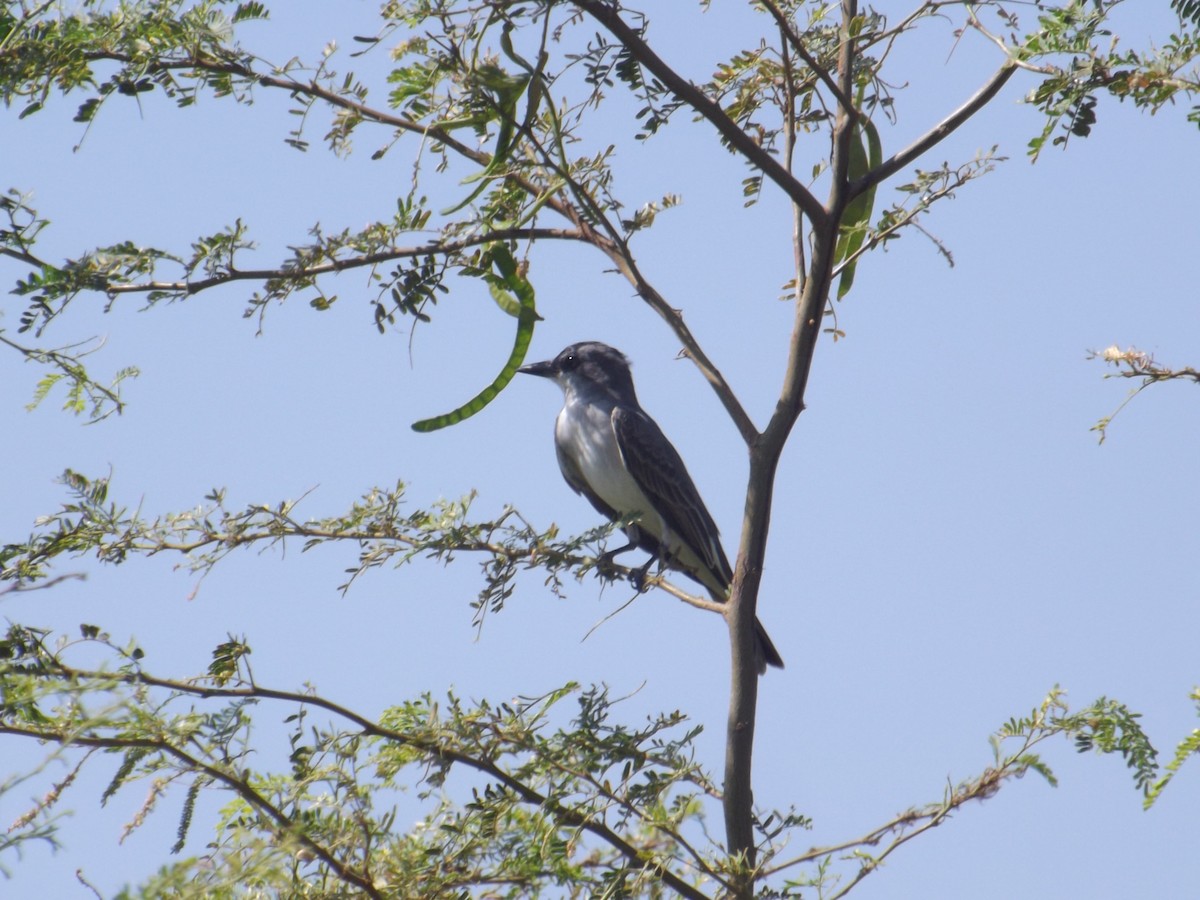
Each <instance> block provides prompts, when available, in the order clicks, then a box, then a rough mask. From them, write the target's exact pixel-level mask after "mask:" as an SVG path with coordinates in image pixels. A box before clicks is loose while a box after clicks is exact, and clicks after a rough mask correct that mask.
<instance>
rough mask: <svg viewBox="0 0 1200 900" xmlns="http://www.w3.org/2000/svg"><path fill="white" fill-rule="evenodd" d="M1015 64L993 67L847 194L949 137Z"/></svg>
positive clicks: (994, 91) (993, 93)
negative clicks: (977, 84)
mask: <svg viewBox="0 0 1200 900" xmlns="http://www.w3.org/2000/svg"><path fill="white" fill-rule="evenodd" d="M1016 71H1017V66H1016V64H1015V63H1013V62H1012V61H1011V60H1009V61H1007V62H1005V63H1004V64H1003V65H1002V66H1000V68H999V69H997V70H996V71H995V73H994V74H993V75H992V77H991V78H989V79H988V80H987V81H986V82H985V83H984V85H983V86H982V87H981V88H980V89H979V90H978V91H976V92H975V94H974V95H972V96H971V97H970V98H969V99H968V100H967V101H966V102H965V103H964V104H963V105H962V106H960V107H959V108H958V109H956V110H955V111H954V112H952V113H950V115H948V116H947V117H946V118H945V119H943V120H942V121H941V122H939V123H938V124H937V125H935V126H934V127H933V128H931V129H930V130H929V131H927V132H926V133H925V134H923V135H922V136H921V137H919V138H917V140H916V141H914V142H913V143H911V144H909V145H908V146H907V147H905V148H904V149H903V150H901V151H900V152H899V153H896V154H895V155H894V156H892V157H891V158H890V159H887V160H885V161H884V162H883V163H882V164H881V165H880V166H879V167H878V168H876V169H872V170H871V171H870V172H868V173H867V174H866V175H864V176H863V177H862V178H859V179H858V180H857V181H855V182H854V183H853V184H851V185H850V197H851V198H853V197H857V196H858V195H859V194H862V193H863V192H864V191H867V190H869V189H870V188H872V187H873V186H875V185H877V184H879V183H880V182H881V181H884V180H885V179H887V178H890V177H891V176H892V175H894V174H896V172H898V171H900V170H901V169H902V168H904V167H905V166H907V165H908V164H909V163H910V162H912V161H913V160H915V159H917V158H918V157H919V156H921V155H923V154H924V153H926V152H928V151H929V150H931V149H932V148H933V147H936V146H937V145H938V144H939V143H941V142H942V141H943V140H945V139H946V138H947V137H949V136H950V135H951V134H953V133H954V131H956V130H957V129H958V127H959V126H960V125H962V124H963V123H964V122H966V121H967V119H969V118H971V117H972V116H973V115H975V113H977V112H979V110H980V109H982V108H983V107H984V106H986V105H987V103H988V102H990V101H991V100H992V98H993V97H995V96H996V94H998V93H999V92H1000V89H1001V88H1002V87H1004V85H1005V84H1006V83H1007V82H1008V79H1010V78H1012V76H1013V73H1014V72H1016Z"/></svg>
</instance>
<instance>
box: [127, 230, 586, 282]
mask: <svg viewBox="0 0 1200 900" xmlns="http://www.w3.org/2000/svg"><path fill="white" fill-rule="evenodd" d="M508 240H563V241H586V240H587V239H586V238H585V237H584V235H583V234H582V233H580V232H578V231H574V230H570V229H563V228H502V229H498V230H496V231H489V232H487V233H486V234H479V235H474V236H473V237H469V238H463V239H461V240H456V241H441V242H432V243H429V244H426V245H425V246H423V247H397V248H395V249H394V250H384V251H381V252H379V253H368V254H364V255H362V256H352V257H349V258H347V259H331V260H330V261H329V262H327V263H318V264H316V265H313V266H308V267H307V268H303V269H229V270H228V271H226V272H222V273H221V274H219V275H213V276H210V277H208V278H201V279H199V280H196V281H190V280H188V281H139V282H131V283H129V284H110V285H107V286H106V287H105V291H106V292H107V293H109V294H130V293H145V292H149V291H167V292H172V293H181V294H185V295H188V296H190V295H192V294H198V293H200V292H201V291H205V290H208V289H210V288H213V287H217V286H219V285H223V284H229V283H230V282H235V281H272V280H275V279H293V280H294V279H302V278H310V277H316V276H319V275H328V274H331V273H334V272H345V271H349V270H351V269H360V268H363V267H364V266H377V265H380V264H381V263H385V262H391V261H392V260H396V259H411V258H413V257H419V256H448V255H449V254H452V253H457V252H459V251H461V250H465V249H467V248H469V247H477V246H480V245H482V244H490V243H492V242H493V241H508Z"/></svg>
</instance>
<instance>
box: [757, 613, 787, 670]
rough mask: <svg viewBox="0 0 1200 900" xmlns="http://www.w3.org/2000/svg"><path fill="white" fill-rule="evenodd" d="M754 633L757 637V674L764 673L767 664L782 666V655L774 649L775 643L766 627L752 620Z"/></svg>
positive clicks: (779, 667) (778, 667)
mask: <svg viewBox="0 0 1200 900" xmlns="http://www.w3.org/2000/svg"><path fill="white" fill-rule="evenodd" d="M754 633H755V635H756V636H757V637H758V652H757V653H756V656H757V657H758V674H759V675H766V674H767V666H774V667H775V668H777V669H782V668H783V657H782V656H780V655H779V651H778V650H776V649H775V644H773V643H772V642H771V637H770V635H768V634H767V629H765V628H763V623H762V622H760V621H758V619H755V620H754Z"/></svg>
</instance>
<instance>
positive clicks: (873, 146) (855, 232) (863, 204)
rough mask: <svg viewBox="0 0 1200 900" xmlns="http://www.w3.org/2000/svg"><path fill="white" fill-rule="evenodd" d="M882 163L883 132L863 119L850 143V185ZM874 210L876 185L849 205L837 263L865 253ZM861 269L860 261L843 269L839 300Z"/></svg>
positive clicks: (847, 291) (841, 234)
mask: <svg viewBox="0 0 1200 900" xmlns="http://www.w3.org/2000/svg"><path fill="white" fill-rule="evenodd" d="M882 163H883V145H882V143H881V142H880V140H879V132H878V131H877V130H876V129H875V125H874V124H873V123H872V122H871V120H870V119H867V118H863V119H861V120H860V122H859V125H858V126H857V127H856V128H855V129H854V135H853V137H852V138H851V141H850V171H849V173H848V174H849V178H850V181H851V182H854V181H856V180H858V179H859V178H862V177H863V176H864V175H866V174H867V173H868V172H870V171H871V170H872V169H875V168H877V167H878V166H880V165H881V164H882ZM874 208H875V186H874V185H872V186H871V187H870V188H868V189H867V190H865V191H863V192H862V193H861V194H859V195H858V196H857V197H855V198H854V199H853V200H851V201H850V202H849V203H847V204H846V212H845V213H844V214H843V216H842V228H841V233H840V235H839V236H838V245H837V250H836V252H835V254H834V262H835V263H838V262H841V261H842V260H844V259H848V258H849V257H851V256H853V255H854V254H855V253H857V252H858V251H859V250H860V249H862V245H863V242H864V241H865V240H866V238H867V230H868V229H869V227H870V224H871V213H872V212H873V211H874ZM857 267H858V260H857V259H856V260H854V261H853V262H850V263H848V264H847V265H846V267H845V268H843V269H842V277H841V279H840V280H839V281H838V291H837V299H838V300H841V299H842V298H843V297H845V296H846V295H847V294H848V293H850V288H851V287H853V286H854V270H855V269H856V268H857Z"/></svg>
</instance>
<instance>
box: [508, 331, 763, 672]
mask: <svg viewBox="0 0 1200 900" xmlns="http://www.w3.org/2000/svg"><path fill="white" fill-rule="evenodd" d="M520 371H521V372H524V373H525V374H527V375H540V376H542V377H543V378H553V379H554V380H555V381H556V382H557V383H558V386H559V387H560V388H562V391H563V396H564V402H563V408H562V411H561V412H559V414H558V418H557V419H556V420H555V423H554V447H555V449H556V450H557V452H558V467H559V468H560V469H561V470H562V474H563V478H565V479H566V480H567V484H569V485H570V486H571V488H572V489H573V490H574V491H575V493H577V494H582V495H583V496H584V497H586V498H587V499H588V500H589V501H590V502H591V504H592V506H594V507H595V508H596V510H597V511H598V512H600V513H601V514H602V515H604V516H606V517H607V518H608V519H609V520H610V521H612V522H616V521H619V520H620V519H624V518H627V517H629V516H637V518H636V519H635V520H634V521H633V522H631V523H630V524H628V525H626V526H624V531H625V536H626V537H627V538H628V539H629V543H628V544H627V545H626V546H624V547H620V548H618V549H617V550H613V551H610V552H608V553H606V554H605V557H606V558H611V557H613V556H615V555H616V554H618V553H622V552H624V551H626V550H631V549H633V548H634V547H640V548H641V549H643V550H645V551H646V552H648V553H649V554H650V562H648V563H647V564H646V566H645V567H644V568H643V569H642V570H641V572H640V574H641V575H642V576H644V574H645V572H646V571H647V570H648V569H649V566H650V564H651V563H653V562H654V560H655V559H657V560H658V561H659V564H660V565H667V566H669V567H670V568H672V569H675V570H677V571H679V572H682V573H683V574H685V575H687V576H688V577H689V578H691V579H693V580H694V581H696V582H698V583H700V584H701V585H703V586H704V587H705V588H707V589H708V592H709V594H710V595H711V596H712V598H713V600H715V601H716V602H718V603H725V602H727V601H728V599H729V585H730V584H731V583H732V581H733V570H732V569H731V568H730V567H729V560H728V559H727V558H726V556H725V551H724V549H722V547H721V537H720V534H719V533H718V532H717V526H716V523H715V522H713V518H712V516H711V515H709V512H708V509H707V508H706V507H705V505H704V501H703V500H701V499H700V492H699V491H697V490H696V485H695V484H694V483H693V482H692V478H691V476H690V475H688V471H687V468H686V467H685V466H684V464H683V460H682V459H681V458H680V457H679V453H678V452H677V451H676V450H675V448H674V447H673V446H672V445H671V442H670V441H669V440H667V438H666V435H664V434H663V433H662V429H660V428H659V427H658V424H657V423H656V422H655V421H654V420H653V419H651V418H650V417H649V416H648V415H646V413H645V412H644V411H643V410H642V408H641V406H640V405H639V404H638V400H637V392H636V391H635V390H634V388H633V376H632V375H631V374H630V372H629V360H627V359H626V358H625V355H624V354H623V353H621V352H620V351H618V350H614V349H613V348H612V347H610V346H608V345H607V344H601V343H599V342H598V341H585V342H583V343H580V344H572V345H571V346H570V347H567V348H566V349H565V350H563V351H562V352H561V353H560V354H558V356H556V357H555V358H554V359H552V360H547V361H546V362H539V363H533V364H532V365H528V366H525V367H523V368H522V369H520ZM640 580H641V579H640V578H638V579H636V581H637V582H640ZM639 587H640V584H639ZM755 628H756V631H757V634H758V654H757V656H758V670H759V672H760V673H762V672H765V671H766V670H767V666H768V665H771V666H778V667H779V668H783V659H782V658H781V657H780V656H779V651H778V650H776V649H775V645H774V644H772V643H771V639H770V638H769V637H768V636H767V632H766V630H765V629H764V628H763V626H762V623H761V622H758V621H755Z"/></svg>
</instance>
